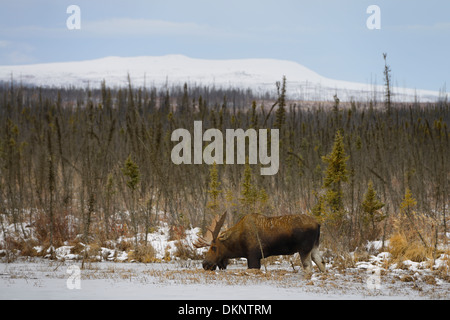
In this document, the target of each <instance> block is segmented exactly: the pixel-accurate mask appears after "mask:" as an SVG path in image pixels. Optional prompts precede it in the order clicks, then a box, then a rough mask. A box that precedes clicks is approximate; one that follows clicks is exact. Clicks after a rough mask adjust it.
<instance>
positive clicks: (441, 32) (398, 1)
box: [0, 0, 450, 91]
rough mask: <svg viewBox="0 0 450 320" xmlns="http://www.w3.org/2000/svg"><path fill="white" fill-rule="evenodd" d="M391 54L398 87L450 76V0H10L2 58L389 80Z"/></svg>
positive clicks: (429, 84)
mask: <svg viewBox="0 0 450 320" xmlns="http://www.w3.org/2000/svg"><path fill="white" fill-rule="evenodd" d="M70 5H77V6H78V7H79V8H80V29H73V30H71V29H69V28H68V27H67V24H66V21H67V19H68V18H69V17H70V16H71V13H72V12H70V13H67V8H68V7H69V6H70ZM370 5H377V6H378V7H379V8H380V15H379V18H380V19H379V21H380V29H369V28H368V27H367V24H366V22H367V20H368V19H369V20H371V19H372V17H371V16H372V14H373V12H369V13H367V8H368V7H369V6H370ZM371 21H372V20H371ZM377 21H378V20H377ZM383 53H387V61H388V64H389V65H390V67H391V70H392V80H393V84H394V85H395V86H399V87H407V88H417V89H428V90H435V91H438V90H439V89H443V88H444V86H445V85H446V84H449V85H450V1H448V0H444V1H443V0H429V1H417V0H388V1H386V0H369V1H367V0H339V1H336V0H314V1H312V0H308V1H303V0H189V1H186V0H146V1H144V0H90V1H88V0H42V1H39V0H14V1H10V0H0V65H17V64H33V63H47V62H64V61H81V60H90V59H96V58H102V57H106V56H122V57H134V56H160V55H166V54H183V55H186V56H189V57H192V58H201V59H243V58H274V59H283V60H290V61H295V62H298V63H300V64H302V65H304V66H305V67H307V68H310V69H312V70H313V71H315V72H317V73H319V74H320V75H322V76H325V77H328V78H332V79H338V80H347V81H353V82H362V83H368V84H383V68H384V61H383V55H382V54H383ZM288 80H289V79H288Z"/></svg>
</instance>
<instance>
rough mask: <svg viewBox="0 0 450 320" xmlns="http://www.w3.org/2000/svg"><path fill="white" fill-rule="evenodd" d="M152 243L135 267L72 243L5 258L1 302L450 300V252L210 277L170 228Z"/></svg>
mask: <svg viewBox="0 0 450 320" xmlns="http://www.w3.org/2000/svg"><path fill="white" fill-rule="evenodd" d="M6 229H7V230H8V229H9V230H12V226H10V227H9V228H6ZM198 231H199V230H198V229H197V228H193V229H190V230H187V231H186V233H185V234H186V237H185V239H182V243H183V244H184V245H186V246H188V247H192V243H193V241H195V240H196V238H197V232H198ZM122 240H124V239H122ZM125 240H126V241H130V240H131V241H133V239H125ZM148 241H149V244H151V245H152V247H153V248H154V249H155V257H156V260H155V261H158V262H157V263H147V264H145V263H133V262H130V261H132V259H130V257H129V256H128V255H129V252H125V251H120V250H119V249H114V248H98V249H97V250H98V251H97V252H98V253H97V255H95V254H94V255H93V254H92V250H89V251H90V252H91V253H90V254H91V257H90V260H89V261H90V262H89V261H88V262H85V263H83V262H82V260H81V256H80V254H74V253H72V249H73V246H71V245H68V244H67V245H64V246H61V247H58V248H54V249H55V253H56V260H50V259H48V258H43V257H28V258H26V257H19V258H17V259H16V260H15V261H14V262H12V263H6V259H5V258H3V260H0V299H164V300H165V299H183V300H184V299H230V297H232V299H237V300H239V299H257V300H267V299H268V300H273V299H283V300H289V299H450V281H449V279H450V276H449V273H448V272H449V267H450V256H449V255H447V254H441V255H440V256H439V257H438V258H437V259H436V260H435V261H431V260H428V261H425V262H413V261H409V260H407V261H404V262H403V263H402V264H401V265H398V264H395V263H391V261H390V258H391V256H390V254H389V253H388V252H379V253H377V252H376V250H377V244H378V243H377V242H374V243H370V244H368V247H370V248H371V249H370V251H372V252H375V253H374V254H373V255H369V256H368V258H367V259H365V260H363V261H356V260H357V259H356V260H355V261H354V262H353V263H352V264H350V265H351V267H346V268H342V266H339V265H338V264H336V263H334V262H333V259H329V260H328V263H327V273H325V274H322V273H319V272H318V270H317V269H315V273H313V274H312V275H311V276H307V275H306V274H304V272H303V270H302V269H301V267H299V266H298V264H299V261H298V257H296V256H295V255H294V256H291V257H290V258H286V257H279V258H274V259H272V258H271V259H270V260H269V261H270V262H266V264H265V266H263V267H262V268H261V270H260V271H249V270H247V269H246V260H245V259H238V260H233V261H232V264H230V266H229V267H228V268H227V270H224V271H215V272H209V271H204V270H203V269H202V267H201V261H200V260H190V259H180V258H177V257H176V256H175V252H176V245H175V241H173V240H172V241H170V240H169V228H168V226H167V224H165V223H162V224H161V226H160V227H159V228H158V229H156V230H155V231H154V232H153V233H151V234H148ZM111 247H114V244H111ZM87 248H88V247H87ZM35 250H37V251H39V250H42V248H40V247H36V248H35ZM198 250H199V252H198V253H201V250H204V249H198ZM0 253H1V252H0ZM3 253H5V252H4V251H3ZM0 256H1V255H0ZM44 256H45V255H44ZM47 256H48V255H47ZM0 259H1V258H0ZM169 260H170V262H168V261H169ZM93 261H95V262H93ZM294 262H295V263H294Z"/></svg>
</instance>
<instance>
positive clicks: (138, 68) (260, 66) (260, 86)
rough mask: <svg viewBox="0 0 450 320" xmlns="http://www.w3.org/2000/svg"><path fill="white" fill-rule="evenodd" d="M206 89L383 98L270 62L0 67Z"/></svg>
mask: <svg viewBox="0 0 450 320" xmlns="http://www.w3.org/2000/svg"><path fill="white" fill-rule="evenodd" d="M128 75H129V76H130V79H131V83H132V85H133V86H137V87H140V86H144V85H146V86H156V87H162V86H165V85H169V86H172V85H178V84H179V85H183V84H184V83H185V82H186V83H188V85H207V86H215V87H222V88H229V87H233V88H238V87H239V88H243V89H247V88H249V89H252V90H253V91H254V92H256V93H262V94H263V93H266V92H269V93H272V94H274V93H276V86H275V83H276V82H277V81H281V79H282V77H283V75H285V76H286V78H287V93H288V95H289V97H290V98H293V99H304V100H332V99H333V96H334V95H335V94H337V95H338V97H339V98H340V99H341V100H350V99H351V98H354V99H356V100H370V99H373V98H376V99H377V100H379V101H380V100H383V95H384V87H383V86H382V85H373V84H368V83H367V84H363V83H354V82H348V81H340V80H333V79H328V78H325V77H323V76H321V75H319V74H317V73H316V72H314V71H312V70H310V69H308V68H306V67H304V66H302V65H301V64H298V63H296V62H291V61H285V60H275V59H235V60H204V59H193V58H188V57H186V56H182V55H166V56H160V57H153V56H143V57H127V58H125V57H106V58H101V59H95V60H87V61H78V62H57V63H43V64H32V65H16V66H0V81H6V82H9V81H11V77H12V78H13V80H14V81H16V82H19V83H23V84H35V85H41V86H56V87H69V86H76V87H87V86H88V85H89V86H90V87H91V88H92V87H99V86H100V84H101V82H102V81H103V80H105V81H106V84H107V85H108V86H113V87H114V86H125V85H128ZM392 91H393V93H394V98H393V100H394V101H414V100H415V99H419V101H422V102H424V101H436V100H437V99H438V97H439V93H438V92H436V91H428V90H416V89H408V88H393V90H392Z"/></svg>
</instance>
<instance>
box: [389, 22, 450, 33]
mask: <svg viewBox="0 0 450 320" xmlns="http://www.w3.org/2000/svg"><path fill="white" fill-rule="evenodd" d="M394 28H395V29H397V30H399V31H414V32H450V22H438V23H434V24H432V25H425V24H414V25H402V26H396V27H394Z"/></svg>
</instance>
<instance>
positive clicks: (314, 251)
mask: <svg viewBox="0 0 450 320" xmlns="http://www.w3.org/2000/svg"><path fill="white" fill-rule="evenodd" d="M311 258H312V260H313V261H314V263H315V264H316V265H317V267H318V268H319V270H320V271H322V272H325V265H324V263H323V259H322V256H321V255H320V252H319V249H318V248H317V247H314V248H313V249H312V250H311Z"/></svg>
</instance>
